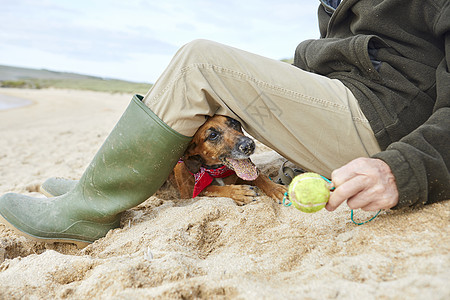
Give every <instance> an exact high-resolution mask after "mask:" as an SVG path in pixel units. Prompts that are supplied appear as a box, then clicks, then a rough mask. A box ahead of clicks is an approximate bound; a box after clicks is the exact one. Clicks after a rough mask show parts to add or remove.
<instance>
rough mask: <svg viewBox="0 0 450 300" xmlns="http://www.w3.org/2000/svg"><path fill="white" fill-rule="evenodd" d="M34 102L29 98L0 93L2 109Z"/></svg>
mask: <svg viewBox="0 0 450 300" xmlns="http://www.w3.org/2000/svg"><path fill="white" fill-rule="evenodd" d="M32 103H33V102H32V101H30V100H27V99H22V98H17V97H13V96H8V95H3V94H0V111H3V110H7V109H11V108H18V107H22V106H27V105H30V104H32Z"/></svg>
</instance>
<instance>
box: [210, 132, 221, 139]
mask: <svg viewBox="0 0 450 300" xmlns="http://www.w3.org/2000/svg"><path fill="white" fill-rule="evenodd" d="M218 137H219V134H218V133H217V132H211V133H210V134H209V136H208V139H209V140H211V141H214V140H217V138H218Z"/></svg>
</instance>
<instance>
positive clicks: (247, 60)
mask: <svg viewBox="0 0 450 300" xmlns="http://www.w3.org/2000/svg"><path fill="white" fill-rule="evenodd" d="M144 103H145V104H146V105H147V106H148V107H150V109H151V110H152V111H153V112H155V114H156V115H158V116H159V117H160V118H161V119H162V120H163V121H164V122H166V123H167V124H168V125H169V126H170V127H171V128H173V129H174V130H176V131H178V132H179V133H181V134H183V135H187V136H191V135H193V134H194V133H195V131H196V130H197V128H198V127H199V126H200V125H201V124H203V123H204V121H205V116H212V115H214V114H222V115H227V116H230V117H233V118H236V119H238V120H239V121H240V122H241V123H242V125H243V127H244V128H245V130H246V131H247V132H248V133H249V134H251V135H252V136H254V137H255V138H256V139H258V140H259V141H261V142H262V143H264V144H266V145H267V146H269V147H271V148H272V149H274V150H275V151H277V152H278V153H280V154H281V155H283V156H284V157H286V158H288V159H289V160H291V161H293V162H294V163H296V164H298V165H299V166H302V167H304V168H306V169H308V170H311V171H315V172H319V173H321V174H323V175H327V176H329V175H330V174H331V171H332V170H334V169H335V168H338V167H340V166H342V165H344V164H345V163H347V162H348V161H350V160H352V159H354V158H356V157H361V156H366V157H367V156H370V155H373V154H375V153H377V152H379V151H380V148H379V146H378V143H377V142H376V139H375V137H374V134H373V132H372V130H371V128H370V126H369V123H368V121H367V119H366V118H365V116H364V114H363V113H362V112H361V110H360V108H359V105H358V102H357V100H356V99H355V97H354V96H353V94H352V93H351V92H350V90H349V89H347V88H346V87H345V86H344V85H343V84H342V83H341V82H340V81H338V80H334V79H329V78H327V77H324V76H320V75H317V74H312V73H309V72H305V71H303V70H301V69H299V68H296V67H294V66H291V65H289V64H286V63H283V62H280V61H276V60H272V59H268V58H265V57H261V56H259V55H255V54H252V53H248V52H246V51H242V50H239V49H236V48H232V47H228V46H225V45H222V44H218V43H215V42H211V41H205V40H196V41H193V42H191V43H189V44H187V45H185V46H184V47H182V48H181V49H180V50H179V51H178V53H177V54H176V55H175V57H174V58H173V60H172V62H171V63H170V64H169V66H168V68H167V69H166V71H165V72H164V73H163V74H162V75H161V77H160V78H159V79H158V81H157V82H156V83H155V85H154V86H153V88H152V89H151V90H150V91H149V92H148V93H147V95H146V96H145V98H144Z"/></svg>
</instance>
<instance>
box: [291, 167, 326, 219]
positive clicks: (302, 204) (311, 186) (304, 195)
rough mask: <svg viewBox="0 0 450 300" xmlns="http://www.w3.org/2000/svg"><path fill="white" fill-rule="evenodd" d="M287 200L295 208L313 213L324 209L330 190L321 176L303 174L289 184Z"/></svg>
mask: <svg viewBox="0 0 450 300" xmlns="http://www.w3.org/2000/svg"><path fill="white" fill-rule="evenodd" d="M288 191H289V199H290V201H291V202H292V204H293V205H294V207H295V208H297V209H299V210H301V211H303V212H306V213H313V212H316V211H319V210H321V209H322V208H324V207H325V205H326V204H327V202H328V199H329V198H330V188H329V184H328V182H326V181H325V180H324V179H323V178H322V176H320V175H319V174H316V173H303V174H300V175H298V176H296V177H295V178H294V179H293V180H292V181H291V183H290V184H289V190H288Z"/></svg>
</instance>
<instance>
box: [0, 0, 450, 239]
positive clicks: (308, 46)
mask: <svg viewBox="0 0 450 300" xmlns="http://www.w3.org/2000/svg"><path fill="white" fill-rule="evenodd" d="M340 2H341V1H339V0H322V1H321V3H320V7H319V11H318V17H319V28H320V34H321V38H320V39H316V40H307V41H304V42H302V43H300V44H299V45H298V47H297V49H296V51H295V57H294V64H293V65H289V64H286V63H284V62H280V61H275V60H271V59H268V58H264V57H261V56H258V55H255V54H251V53H248V52H245V51H242V50H239V49H235V48H232V47H228V46H225V45H221V44H218V43H215V42H212V41H206V40H196V41H193V42H191V43H188V44H187V45H185V46H183V47H182V48H181V49H180V50H179V51H178V52H177V54H176V55H175V56H174V58H173V60H172V61H171V63H170V64H169V66H168V67H167V69H166V70H165V71H164V72H163V74H162V75H161V77H160V78H159V79H158V80H157V82H156V83H155V85H154V86H153V87H152V88H151V89H150V91H149V92H148V93H147V94H146V95H145V96H144V97H142V96H138V95H136V96H135V97H134V98H133V99H132V101H131V103H130V104H129V106H128V108H127V109H126V110H125V112H124V114H123V116H122V117H121V119H120V120H119V121H118V123H117V124H116V126H115V128H114V129H113V130H112V132H111V133H110V135H109V136H108V138H107V139H106V141H105V142H104V144H103V145H102V147H101V148H100V149H99V151H98V152H97V154H96V155H95V157H94V158H93V160H92V162H91V163H90V164H89V166H88V167H87V169H86V170H85V172H84V173H83V175H82V177H81V179H80V180H79V182H78V183H77V184H76V185H75V187H73V188H71V189H70V190H68V191H67V193H65V194H63V195H61V196H58V197H55V198H48V199H42V198H37V199H36V198H32V197H27V196H22V195H18V194H11V193H10V194H6V195H3V196H2V197H0V219H1V220H2V222H3V223H5V224H8V225H10V226H11V227H13V228H16V229H17V230H18V231H20V232H21V233H22V234H24V235H26V236H28V237H31V238H34V239H38V240H40V241H46V242H54V241H62V242H73V243H78V244H83V243H90V242H93V241H95V240H96V239H98V238H101V237H103V236H105V235H106V233H107V232H108V231H109V230H110V229H112V228H115V227H118V226H119V221H120V215H121V212H123V211H125V210H127V209H129V208H132V207H134V206H136V205H138V204H140V203H141V202H143V201H145V200H146V199H147V198H148V197H150V196H151V195H152V194H153V193H155V191H156V190H157V189H158V188H159V187H160V186H161V185H162V183H163V182H164V181H165V180H166V178H167V176H168V175H169V173H170V172H171V170H172V169H173V167H174V165H175V164H176V163H177V161H178V159H179V158H180V157H181V156H182V154H183V152H184V151H185V148H186V145H187V144H188V143H189V141H190V140H191V138H190V137H191V136H192V135H193V134H194V133H195V132H196V130H197V128H199V127H200V126H201V125H202V124H203V123H204V121H205V116H212V115H214V114H220V115H226V116H229V117H232V118H235V119H237V120H239V121H240V122H241V124H242V125H243V127H244V128H245V130H246V131H247V132H248V133H250V134H251V135H252V136H253V137H255V138H256V139H258V140H259V141H261V142H262V143H264V144H266V145H267V146H269V147H271V148H272V149H274V150H276V151H277V152H278V153H280V154H281V155H283V156H284V157H286V158H288V159H289V160H291V161H292V162H294V163H295V164H297V165H299V166H302V167H303V168H305V169H308V170H311V171H313V172H317V173H321V174H322V175H324V176H328V177H331V180H332V182H333V184H334V186H335V187H336V189H335V191H334V192H333V193H332V195H331V197H330V200H329V202H328V204H327V206H326V208H327V209H328V210H329V211H333V210H334V209H336V208H337V207H338V206H339V205H340V204H342V203H343V202H345V201H347V204H348V206H349V207H350V208H352V209H357V208H362V209H364V210H378V209H389V208H399V207H405V206H413V205H419V204H427V203H433V202H437V201H441V200H447V199H450V176H449V169H448V166H450V151H449V145H450V73H449V70H450V2H449V1H447V0H411V1H408V2H405V1H402V0H345V1H342V3H340Z"/></svg>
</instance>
